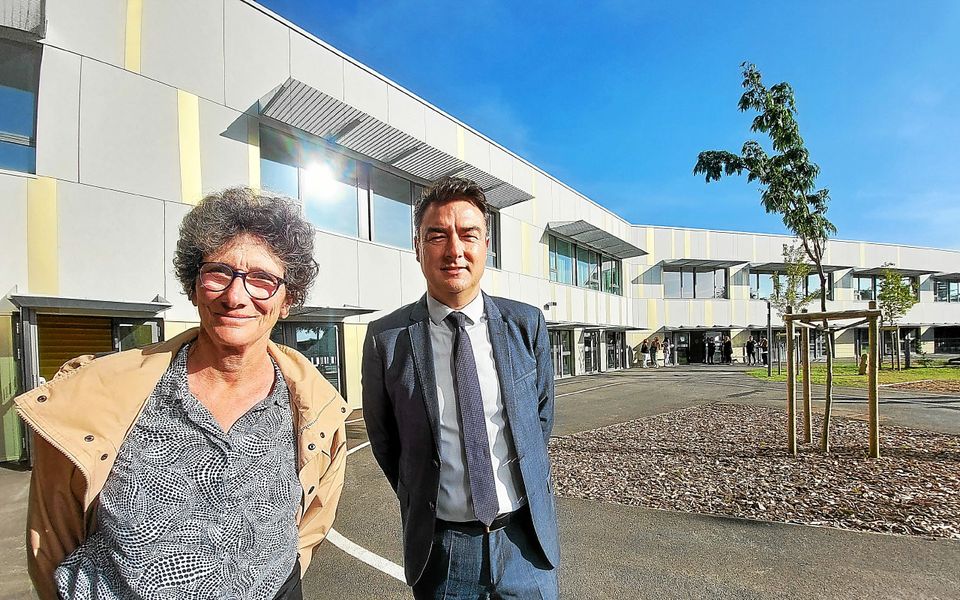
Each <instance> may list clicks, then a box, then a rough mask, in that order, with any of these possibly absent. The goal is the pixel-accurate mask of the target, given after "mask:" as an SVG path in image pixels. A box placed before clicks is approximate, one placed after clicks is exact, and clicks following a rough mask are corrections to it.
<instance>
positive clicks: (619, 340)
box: [607, 331, 627, 371]
mask: <svg viewBox="0 0 960 600" xmlns="http://www.w3.org/2000/svg"><path fill="white" fill-rule="evenodd" d="M625 337H626V336H625V335H624V333H623V332H622V331H608V332H607V370H608V371H611V370H614V369H625V368H626V367H627V352H626V339H625Z"/></svg>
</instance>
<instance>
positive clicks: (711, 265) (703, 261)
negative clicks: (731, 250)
mask: <svg viewBox="0 0 960 600" xmlns="http://www.w3.org/2000/svg"><path fill="white" fill-rule="evenodd" d="M746 262H747V261H745V260H712V259H709V258H671V259H668V260H664V261H662V262H661V264H662V265H663V266H664V267H673V268H677V269H679V268H683V267H689V268H701V269H729V268H730V267H736V266H737V265H743V264H746Z"/></svg>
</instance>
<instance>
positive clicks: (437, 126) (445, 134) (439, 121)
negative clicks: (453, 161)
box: [424, 108, 457, 156]
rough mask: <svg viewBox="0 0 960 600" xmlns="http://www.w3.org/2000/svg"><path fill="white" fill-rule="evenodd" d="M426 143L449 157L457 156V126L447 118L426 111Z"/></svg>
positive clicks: (435, 112) (431, 111)
mask: <svg viewBox="0 0 960 600" xmlns="http://www.w3.org/2000/svg"><path fill="white" fill-rule="evenodd" d="M424 120H425V123H426V142H427V143H428V144H430V145H431V146H433V147H434V148H436V149H437V150H440V151H442V152H445V153H447V154H449V155H450V156H457V124H456V123H455V122H454V121H452V120H451V119H450V118H449V117H447V116H445V115H443V114H441V113H439V112H437V111H435V110H433V109H430V108H428V109H426V112H425V115H424Z"/></svg>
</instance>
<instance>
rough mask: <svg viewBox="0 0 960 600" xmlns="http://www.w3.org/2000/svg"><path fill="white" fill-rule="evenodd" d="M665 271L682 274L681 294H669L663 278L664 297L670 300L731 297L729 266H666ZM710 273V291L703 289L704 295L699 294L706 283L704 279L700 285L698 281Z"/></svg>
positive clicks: (727, 298)
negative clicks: (699, 290)
mask: <svg viewBox="0 0 960 600" xmlns="http://www.w3.org/2000/svg"><path fill="white" fill-rule="evenodd" d="M663 273H679V274H680V295H679V296H669V295H667V290H666V287H665V286H664V285H663V280H662V279H661V282H660V283H661V291H662V293H663V297H664V299H669V300H729V299H730V269H728V268H727V267H664V268H663ZM708 274H709V275H710V279H711V284H710V286H709V287H710V292H709V294H708V292H707V290H703V295H697V291H698V289H699V288H701V287H704V286H705V285H706V281H704V284H703V285H698V284H697V282H698V281H699V280H700V277H699V276H700V275H703V276H705V277H704V279H706V276H707V275H708ZM718 281H719V282H722V286H720V285H718Z"/></svg>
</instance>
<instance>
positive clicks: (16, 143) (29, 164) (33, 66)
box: [0, 37, 43, 175]
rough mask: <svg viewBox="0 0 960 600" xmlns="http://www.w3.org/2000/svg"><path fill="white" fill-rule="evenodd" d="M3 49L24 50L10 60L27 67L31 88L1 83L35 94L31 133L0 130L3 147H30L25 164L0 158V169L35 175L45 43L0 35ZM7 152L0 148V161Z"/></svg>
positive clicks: (0, 144)
mask: <svg viewBox="0 0 960 600" xmlns="http://www.w3.org/2000/svg"><path fill="white" fill-rule="evenodd" d="M0 49H5V51H6V52H11V51H12V52H18V51H22V54H21V55H19V56H17V57H16V60H15V61H11V64H16V65H18V66H19V67H20V68H23V69H27V70H28V72H27V73H26V75H27V79H28V81H27V86H28V88H29V89H26V88H21V87H16V86H14V85H5V84H4V85H2V87H4V88H9V89H13V90H19V91H22V92H25V93H28V94H31V95H32V96H33V98H32V105H31V106H30V112H31V114H30V123H29V131H30V133H29V135H25V134H23V133H20V132H17V131H5V130H0V148H8V147H9V148H12V149H24V148H27V149H28V150H27V152H26V153H25V157H26V166H25V168H20V166H21V165H18V164H15V163H14V162H10V163H5V162H0V170H3V171H10V172H14V173H28V174H31V175H33V174H36V172H37V114H38V104H39V98H40V65H41V61H42V59H43V47H42V46H41V45H40V44H38V43H33V42H24V41H20V40H16V39H11V38H9V37H0ZM26 59H29V63H27V60H26ZM0 83H2V82H0ZM24 125H26V123H24ZM4 156H5V154H4V153H3V152H0V161H2V159H3V158H4Z"/></svg>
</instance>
